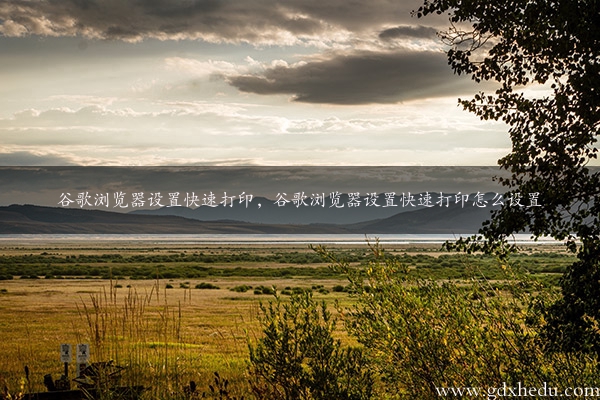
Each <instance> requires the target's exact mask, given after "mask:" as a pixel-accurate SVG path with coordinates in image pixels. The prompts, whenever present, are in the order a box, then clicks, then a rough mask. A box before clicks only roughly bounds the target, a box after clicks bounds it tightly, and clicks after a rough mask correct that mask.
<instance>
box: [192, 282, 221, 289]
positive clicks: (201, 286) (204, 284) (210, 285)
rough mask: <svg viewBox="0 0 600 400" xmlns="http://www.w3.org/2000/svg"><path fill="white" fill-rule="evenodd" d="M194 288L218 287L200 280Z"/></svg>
mask: <svg viewBox="0 0 600 400" xmlns="http://www.w3.org/2000/svg"><path fill="white" fill-rule="evenodd" d="M196 289H220V288H219V287H218V286H215V285H213V284H212V283H207V282H201V283H199V284H197V285H196Z"/></svg>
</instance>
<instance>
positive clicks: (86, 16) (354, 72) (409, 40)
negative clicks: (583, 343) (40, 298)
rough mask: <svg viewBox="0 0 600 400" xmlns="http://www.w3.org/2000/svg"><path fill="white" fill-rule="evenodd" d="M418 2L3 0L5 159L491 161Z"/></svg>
mask: <svg viewBox="0 0 600 400" xmlns="http://www.w3.org/2000/svg"><path fill="white" fill-rule="evenodd" d="M419 6H420V1H413V0H407V1H397V0H395V1H387V0H370V1H350V0H331V1H322V0H286V1H272V0H244V1H227V0H45V1H42V0H2V2H0V82H2V84H1V85H0V165H3V166H37V165H41V166H281V165H284V166H352V165H357V166H360V165H369V166H415V165H417V166H418V165H437V166H460V165H472V166H483V165H496V164H497V160H498V159H499V158H501V157H502V156H504V155H505V154H507V153H508V152H509V151H510V141H509V138H508V135H507V133H506V132H507V127H506V126H505V125H504V124H502V123H498V122H490V121H480V120H479V119H478V118H477V117H476V116H475V115H473V114H470V113H468V112H466V111H463V110H462V108H461V107H459V106H458V104H457V99H458V98H459V97H462V98H470V97H471V96H472V95H473V94H475V93H476V92H477V91H479V90H481V89H485V88H483V87H478V86H477V85H476V84H475V83H473V82H472V81H471V80H470V79H469V78H468V77H464V76H461V77H459V76H456V75H453V73H452V71H451V69H450V67H449V66H448V65H447V61H446V56H445V53H444V51H445V50H447V49H446V48H445V47H444V45H443V44H442V43H441V41H440V39H439V37H438V36H437V34H436V33H437V32H438V31H440V30H443V29H445V28H446V27H447V26H448V21H447V19H446V18H445V17H444V16H432V17H426V18H423V19H417V18H416V17H413V16H412V15H411V11H412V10H415V9H417V8H418V7H419Z"/></svg>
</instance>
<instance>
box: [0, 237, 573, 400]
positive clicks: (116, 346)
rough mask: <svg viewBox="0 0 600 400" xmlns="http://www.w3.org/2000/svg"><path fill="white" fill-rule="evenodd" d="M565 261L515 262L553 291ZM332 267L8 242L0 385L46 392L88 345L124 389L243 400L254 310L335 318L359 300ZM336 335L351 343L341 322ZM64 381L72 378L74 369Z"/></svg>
mask: <svg viewBox="0 0 600 400" xmlns="http://www.w3.org/2000/svg"><path fill="white" fill-rule="evenodd" d="M331 250H332V251H333V252H334V253H335V254H336V257H339V259H340V260H343V261H344V263H347V265H350V266H356V267H361V266H365V265H368V263H369V262H372V261H373V257H374V256H373V254H372V253H371V251H370V249H369V248H368V246H367V245H366V244H365V246H356V245H354V246H350V245H339V246H336V247H334V248H332V249H331ZM385 250H386V251H387V253H388V254H390V255H392V256H394V258H395V259H396V260H397V261H398V262H399V263H401V264H402V265H404V266H406V268H407V270H410V271H411V274H412V275H413V276H415V277H416V278H417V279H428V280H434V281H437V282H450V281H457V282H460V281H461V280H464V279H471V278H472V277H473V276H475V277H478V278H479V279H482V280H485V281H486V282H488V283H489V284H490V285H492V286H494V287H495V288H497V289H498V288H499V289H502V287H503V286H505V285H507V284H510V283H508V282H507V281H506V280H505V275H504V272H503V270H502V268H501V266H499V264H498V261H497V260H495V259H493V258H492V257H487V256H482V255H471V256H466V255H464V254H455V253H448V252H445V251H443V250H442V249H441V248H440V246H431V245H430V246H413V245H393V246H390V247H389V248H386V249H385ZM573 261H574V258H573V257H572V256H571V255H569V254H566V253H564V252H563V251H562V249H561V248H560V247H552V246H529V247H526V248H524V249H522V252H521V253H519V254H518V255H515V256H513V260H512V264H513V265H514V266H515V268H517V269H519V270H521V271H525V273H526V274H527V275H528V277H530V278H533V279H536V280H538V281H540V282H543V283H544V284H545V285H546V286H548V287H552V286H553V285H556V283H557V282H558V279H559V277H560V274H561V273H562V272H563V271H564V268H565V267H566V266H567V265H569V264H571V263H572V262H573ZM330 264H331V262H329V261H327V260H324V259H323V257H322V255H321V254H318V253H317V252H315V251H314V250H312V249H310V248H308V247H306V246H298V245H260V244H256V245H236V246H233V245H178V244H170V245H164V246H161V247H155V246H151V245H148V244H136V243H126V244H119V243H104V244H86V245H81V244H73V243H61V244H58V245H57V244H52V243H49V244H37V245H27V246H14V245H12V246H7V245H6V246H4V247H3V248H1V249H0V337H1V338H2V340H1V341H0V381H1V382H2V384H3V385H5V386H6V387H7V388H8V390H9V391H10V392H11V393H19V392H32V391H44V390H45V388H44V386H43V384H42V382H43V377H44V375H46V374H49V373H51V374H53V377H55V378H58V377H59V375H60V374H61V373H62V371H63V365H62V363H61V362H60V354H59V345H60V344H61V343H71V344H73V345H75V344H76V343H89V344H90V346H91V356H92V359H91V361H108V360H115V362H116V363H117V364H119V365H122V366H125V367H127V370H126V371H125V373H124V374H123V382H122V383H124V384H128V385H137V384H141V385H144V386H146V387H148V388H150V389H149V391H148V392H147V396H148V397H152V398H186V393H188V392H189V389H186V388H189V382H190V381H194V382H195V383H196V384H197V387H198V392H199V393H202V392H204V393H205V395H206V396H207V397H211V396H212V395H213V394H214V393H213V392H212V391H211V388H210V385H212V387H213V390H214V388H215V385H217V386H218V385H223V384H224V383H223V382H224V380H225V379H226V380H227V381H228V385H229V386H228V389H227V393H228V395H231V396H232V397H231V398H233V396H238V397H241V396H246V398H251V397H250V392H251V389H250V388H249V378H250V377H249V376H248V367H249V361H248V359H249V348H248V343H249V342H250V343H256V342H257V341H258V340H259V338H261V337H263V336H264V332H263V328H264V326H262V325H261V323H260V318H261V315H262V316H264V310H262V311H261V308H260V304H261V303H262V304H266V303H267V302H268V301H269V300H273V299H274V296H273V295H274V293H277V294H278V295H279V296H280V297H281V298H282V299H283V301H286V298H289V296H290V295H298V294H301V293H309V292H310V293H311V294H312V297H313V298H314V299H315V300H317V301H321V300H324V301H325V302H326V304H329V305H331V306H332V307H331V309H332V312H333V313H334V314H336V315H337V314H338V310H341V309H343V308H344V307H351V306H352V305H353V304H355V303H356V298H355V296H353V294H352V293H356V290H355V289H354V290H353V289H352V287H351V285H350V282H349V280H348V276H347V275H346V274H344V273H343V271H340V269H336V268H330ZM334 304H337V308H336V307H333V305H334ZM334 336H335V338H336V339H339V340H340V341H341V343H342V344H344V345H351V346H354V345H356V343H357V342H356V339H355V338H354V337H351V336H350V335H349V334H348V332H347V331H346V330H345V329H343V327H342V326H341V324H340V326H337V325H336V327H335V330H334ZM25 366H27V368H28V370H29V373H28V377H27V378H26V376H25V372H24V369H25ZM214 372H218V373H219V377H220V378H219V379H217V380H215V375H214ZM69 373H70V375H71V376H75V364H74V363H72V364H71V365H70V370H69ZM186 390H188V392H186ZM188 394H189V393H188ZM214 397H215V398H217V395H216V394H214ZM222 398H225V397H222Z"/></svg>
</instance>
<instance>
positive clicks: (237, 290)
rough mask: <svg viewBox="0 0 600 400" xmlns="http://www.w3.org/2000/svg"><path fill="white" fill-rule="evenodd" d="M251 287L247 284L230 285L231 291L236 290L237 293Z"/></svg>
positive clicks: (244, 291)
mask: <svg viewBox="0 0 600 400" xmlns="http://www.w3.org/2000/svg"><path fill="white" fill-rule="evenodd" d="M250 289H252V286H248V285H238V286H234V287H232V288H231V289H229V290H231V291H232V292H237V293H246V292H247V291H248V290H250Z"/></svg>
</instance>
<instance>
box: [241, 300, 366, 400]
mask: <svg viewBox="0 0 600 400" xmlns="http://www.w3.org/2000/svg"><path fill="white" fill-rule="evenodd" d="M260 310H261V313H260V316H259V321H260V325H261V328H262V331H263V337H261V338H260V339H259V340H258V341H257V343H256V344H252V343H250V344H249V351H250V367H249V368H250V371H249V375H250V377H251V378H250V379H251V382H250V383H251V387H252V391H253V393H254V394H255V396H256V397H257V398H260V399H272V400H280V399H281V400H283V399H285V400H292V399H294V400H296V399H297V400H308V399H336V400H345V399H348V400H349V399H356V400H360V399H369V398H371V397H372V391H373V390H372V389H373V375H372V373H371V370H370V369H369V368H368V365H367V360H366V359H365V357H364V354H363V350H362V349H361V348H355V347H343V346H342V345H341V342H340V340H336V339H334V338H333V332H334V330H335V326H336V320H335V319H334V318H333V317H332V316H331V313H330V312H329V311H328V310H327V307H326V305H325V303H324V302H322V303H320V304H317V303H316V302H315V301H314V300H313V298H312V294H311V293H310V292H304V293H302V294H292V296H291V298H290V301H289V303H284V302H282V301H281V299H280V298H279V297H276V298H275V301H271V302H269V304H268V305H267V306H265V305H263V304H261V306H260Z"/></svg>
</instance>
